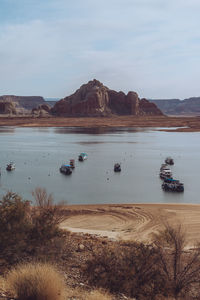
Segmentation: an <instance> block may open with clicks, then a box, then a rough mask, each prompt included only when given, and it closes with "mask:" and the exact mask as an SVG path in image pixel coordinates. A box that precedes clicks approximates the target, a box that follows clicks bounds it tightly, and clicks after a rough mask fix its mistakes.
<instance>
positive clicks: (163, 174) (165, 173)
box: [160, 169, 172, 179]
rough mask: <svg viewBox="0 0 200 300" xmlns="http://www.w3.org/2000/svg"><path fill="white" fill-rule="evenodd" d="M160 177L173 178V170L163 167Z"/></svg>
mask: <svg viewBox="0 0 200 300" xmlns="http://www.w3.org/2000/svg"><path fill="white" fill-rule="evenodd" d="M160 178H161V179H165V178H172V171H171V170H170V169H163V170H162V171H161V172H160Z"/></svg>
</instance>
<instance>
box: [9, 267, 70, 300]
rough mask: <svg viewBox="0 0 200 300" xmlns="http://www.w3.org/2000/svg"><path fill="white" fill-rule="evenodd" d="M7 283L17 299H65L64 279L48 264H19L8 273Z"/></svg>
mask: <svg viewBox="0 0 200 300" xmlns="http://www.w3.org/2000/svg"><path fill="white" fill-rule="evenodd" d="M7 284H8V288H9V289H10V291H12V293H13V296H14V297H15V298H16V299H19V300H47V299H48V300H63V299H65V298H64V297H65V295H64V294H65V283H64V279H63V277H62V276H61V275H60V273H59V272H58V271H57V270H56V268H54V267H53V266H52V265H50V264H42V263H35V264H24V265H19V266H17V267H16V268H14V269H13V270H11V271H10V272H9V273H8V275H7Z"/></svg>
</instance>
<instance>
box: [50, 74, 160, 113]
mask: <svg viewBox="0 0 200 300" xmlns="http://www.w3.org/2000/svg"><path fill="white" fill-rule="evenodd" d="M51 111H52V113H54V114H57V115H66V116H108V115H111V114H116V115H146V114H149V115H162V112H161V111H160V110H159V109H158V108H157V107H156V105H155V104H153V103H149V101H147V100H146V99H143V100H140V99H139V98H138V95H137V93H135V92H129V93H128V94H127V95H125V94H124V93H123V92H116V91H114V90H110V89H109V88H107V87H106V86H104V85H103V84H102V83H101V82H99V81H98V80H96V79H94V80H92V81H89V82H88V83H87V84H84V85H82V86H81V87H80V89H78V90H77V91H76V92H75V93H74V94H72V95H71V96H69V97H66V98H64V99H61V100H60V101H58V102H57V103H56V104H55V105H54V107H53V108H52V109H51Z"/></svg>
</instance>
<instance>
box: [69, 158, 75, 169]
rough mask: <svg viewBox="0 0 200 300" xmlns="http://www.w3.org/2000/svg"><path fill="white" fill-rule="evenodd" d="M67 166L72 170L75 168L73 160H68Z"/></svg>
mask: <svg viewBox="0 0 200 300" xmlns="http://www.w3.org/2000/svg"><path fill="white" fill-rule="evenodd" d="M69 164H70V167H71V168H72V169H74V168H75V160H74V159H70V161H69Z"/></svg>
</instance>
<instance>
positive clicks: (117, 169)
mask: <svg viewBox="0 0 200 300" xmlns="http://www.w3.org/2000/svg"><path fill="white" fill-rule="evenodd" d="M114 171H115V172H121V165H120V164H119V163H116V164H115V165H114Z"/></svg>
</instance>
